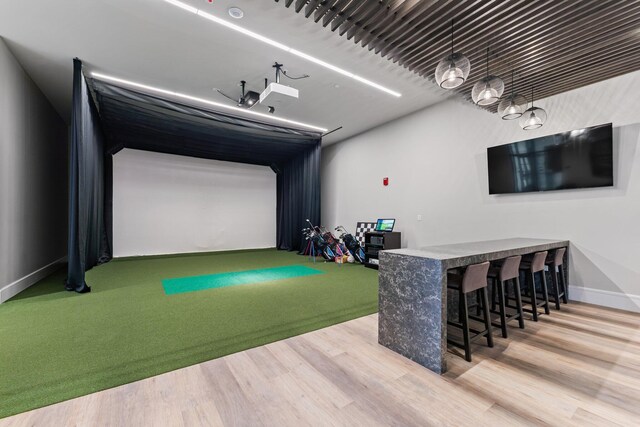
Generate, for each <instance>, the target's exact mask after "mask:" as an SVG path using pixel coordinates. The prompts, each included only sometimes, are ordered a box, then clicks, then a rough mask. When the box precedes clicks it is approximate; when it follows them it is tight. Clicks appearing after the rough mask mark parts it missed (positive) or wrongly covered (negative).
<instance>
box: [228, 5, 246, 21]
mask: <svg viewBox="0 0 640 427" xmlns="http://www.w3.org/2000/svg"><path fill="white" fill-rule="evenodd" d="M228 12H229V16H230V17H232V18H234V19H241V18H242V17H243V16H244V12H243V11H242V9H240V8H239V7H235V6H234V7H230V8H229V10H228Z"/></svg>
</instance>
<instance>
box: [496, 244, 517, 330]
mask: <svg viewBox="0 0 640 427" xmlns="http://www.w3.org/2000/svg"><path fill="white" fill-rule="evenodd" d="M521 260H522V257H521V256H520V255H517V256H512V257H509V258H507V259H505V260H503V262H502V265H501V266H500V267H492V268H491V269H490V270H489V279H491V281H492V287H491V312H492V313H496V314H499V315H500V323H499V324H497V323H493V325H494V326H500V328H501V329H502V337H503V338H507V337H508V336H507V322H510V321H511V320H514V319H518V326H519V327H520V329H524V313H523V309H522V296H521V294H520V292H521V291H520V261H521ZM509 284H511V285H512V286H513V295H514V299H515V302H516V305H515V307H514V306H512V305H509V304H508V303H509ZM505 285H506V286H505ZM496 300H497V306H498V308H499V310H496ZM507 307H509V308H512V309H515V310H516V311H515V314H513V315H511V316H508V315H507Z"/></svg>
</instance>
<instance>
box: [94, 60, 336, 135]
mask: <svg viewBox="0 0 640 427" xmlns="http://www.w3.org/2000/svg"><path fill="white" fill-rule="evenodd" d="M91 75H92V76H93V77H95V78H97V79H99V80H107V81H110V82H114V83H120V84H123V85H126V86H131V87H135V88H137V89H142V90H144V91H147V92H154V93H160V94H163V95H169V96H171V97H174V98H180V99H186V100H188V101H192V102H196V103H198V104H205V105H210V106H212V107H215V108H222V109H225V110H232V111H236V112H238V113H241V114H247V115H251V116H256V117H261V118H263V119H267V120H266V121H267V122H274V121H276V122H282V123H286V124H289V125H293V126H297V127H303V128H308V129H312V130H315V131H318V132H322V133H324V132H326V131H327V130H328V129H326V128H322V127H319V126H314V125H310V124H307V123H302V122H296V121H294V120H289V119H285V118H282V117H278V116H273V115H271V114H265V113H259V112H257V111H252V110H247V109H245V108H238V107H234V106H231V105H226V104H221V103H219V102H215V101H210V100H208V99H204V98H199V97H197V96H191V95H187V94H184V93H180V92H174V91H172V90H167V89H161V88H159V87H154V86H149V85H145V84H142V83H137V82H133V81H131V80H125V79H121V78H118V77H113V76H109V75H106V74H102V73H97V72H92V73H91Z"/></svg>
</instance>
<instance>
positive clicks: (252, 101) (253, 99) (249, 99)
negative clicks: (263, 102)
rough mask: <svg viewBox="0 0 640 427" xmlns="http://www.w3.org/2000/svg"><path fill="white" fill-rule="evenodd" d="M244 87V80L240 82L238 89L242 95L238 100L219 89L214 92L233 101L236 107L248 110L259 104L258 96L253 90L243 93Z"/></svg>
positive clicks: (245, 83)
mask: <svg viewBox="0 0 640 427" xmlns="http://www.w3.org/2000/svg"><path fill="white" fill-rule="evenodd" d="M246 85H247V82H246V81H244V80H241V81H240V87H241V88H242V94H241V96H240V97H239V98H238V99H236V98H233V97H231V96H229V95H227V94H226V93H224V92H222V91H221V90H220V89H216V91H217V92H218V93H219V94H221V95H223V96H225V97H226V98H229V99H230V100H232V101H234V102H235V103H236V105H237V106H238V107H240V108H247V109H249V108H251V107H253V106H254V105H256V104H257V103H258V102H260V94H259V93H258V92H255V91H253V90H249V91H245V86H246Z"/></svg>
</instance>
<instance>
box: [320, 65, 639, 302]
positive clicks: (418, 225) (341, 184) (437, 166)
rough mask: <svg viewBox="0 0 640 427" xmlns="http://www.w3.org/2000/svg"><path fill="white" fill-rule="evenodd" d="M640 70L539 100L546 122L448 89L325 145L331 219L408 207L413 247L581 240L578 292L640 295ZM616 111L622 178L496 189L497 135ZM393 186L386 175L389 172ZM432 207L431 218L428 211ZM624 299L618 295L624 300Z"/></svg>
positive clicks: (404, 216)
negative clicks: (454, 95)
mask: <svg viewBox="0 0 640 427" xmlns="http://www.w3.org/2000/svg"><path fill="white" fill-rule="evenodd" d="M638 94H640V72H636V73H633V74H628V75H625V76H622V77H618V78H615V79H611V80H608V81H604V82H601V83H598V84H595V85H591V86H588V87H585V88H581V89H577V90H575V91H571V92H567V93H564V94H560V95H558V96H555V97H551V98H549V99H546V100H542V101H541V102H539V103H537V104H538V105H539V106H541V107H543V108H545V109H547V111H548V113H549V120H548V122H547V123H546V124H545V126H543V127H542V128H540V129H538V130H535V131H523V130H521V129H520V128H519V127H518V123H517V121H502V120H501V119H500V118H499V117H498V116H497V115H492V114H489V113H487V112H484V111H482V110H480V109H477V108H475V107H474V106H472V105H469V104H467V103H464V102H462V101H458V100H455V101H446V102H443V103H440V104H437V105H435V106H433V107H430V108H427V109H425V110H422V111H419V112H417V113H414V114H412V115H409V116H406V117H403V118H401V119H398V120H395V121H393V122H390V123H388V124H386V125H384V126H381V127H379V128H376V129H373V130H371V131H368V132H366V133H364V134H361V135H359V136H356V137H353V138H350V139H348V140H345V141H343V142H341V143H338V144H336V145H332V146H329V147H327V148H326V149H324V150H323V153H322V154H323V182H322V190H323V193H322V204H323V213H322V214H323V222H324V224H325V225H326V226H334V225H336V224H343V225H347V226H351V228H353V226H354V225H355V223H356V221H358V220H375V219H376V218H382V217H392V218H393V217H395V218H397V220H398V221H397V223H396V225H397V228H398V230H399V231H402V233H403V245H404V246H406V247H410V248H420V247H423V246H428V245H434V244H445V243H457V242H465V241H474V240H485V239H499V238H507V237H540V238H562V239H565V238H566V239H569V240H571V242H572V248H571V261H572V266H573V268H572V271H571V285H573V286H575V287H578V288H580V289H578V290H574V292H573V294H572V297H574V298H582V299H584V300H587V301H592V302H601V303H603V304H609V305H616V306H620V307H624V308H628V309H637V308H638V307H639V305H638V304H640V297H638V295H640V262H638V257H639V256H640V149H639V148H638V144H639V142H640V108H638V107H639V106H640V101H639V100H638ZM608 122H613V125H614V144H615V147H616V148H615V149H616V151H617V153H615V154H616V157H617V160H616V162H617V165H616V171H615V173H616V176H615V181H616V184H615V187H614V188H602V189H583V190H572V191H557V192H545V193H535V194H520V195H500V196H490V195H489V194H488V183H487V156H486V148H487V147H488V146H493V145H499V144H505V143H509V142H514V141H519V140H523V139H528V138H531V137H537V136H543V135H548V134H554V133H558V132H561V131H566V130H571V129H578V128H582V127H586V126H592V125H597V124H602V123H608ZM385 176H388V177H389V178H390V186H389V187H383V186H382V178H383V177H385ZM418 215H422V221H418V220H417V216H418ZM614 300H615V301H614Z"/></svg>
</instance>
